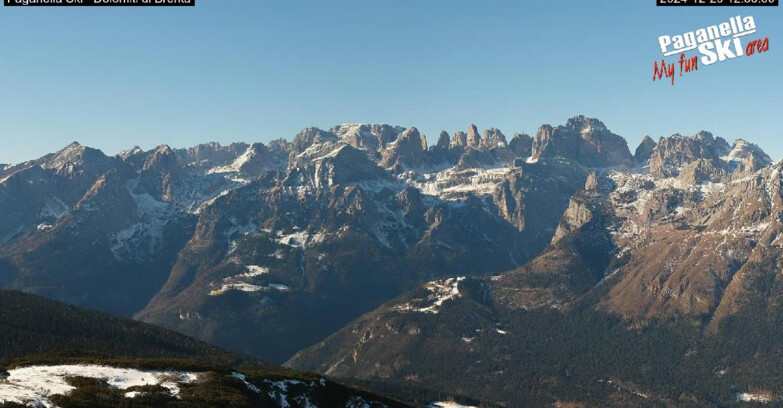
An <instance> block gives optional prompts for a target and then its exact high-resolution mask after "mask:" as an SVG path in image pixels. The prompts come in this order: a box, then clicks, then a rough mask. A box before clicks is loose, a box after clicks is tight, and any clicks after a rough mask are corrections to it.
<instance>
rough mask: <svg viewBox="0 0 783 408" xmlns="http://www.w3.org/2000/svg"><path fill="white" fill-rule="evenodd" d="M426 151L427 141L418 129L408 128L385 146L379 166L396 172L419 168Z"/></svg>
mask: <svg viewBox="0 0 783 408" xmlns="http://www.w3.org/2000/svg"><path fill="white" fill-rule="evenodd" d="M426 151H427V140H426V139H425V138H424V137H423V136H422V135H421V134H420V133H419V130H418V129H416V128H415V127H410V128H408V129H406V130H405V131H404V132H402V133H401V134H400V135H399V136H398V137H397V140H396V141H394V142H392V143H389V144H388V145H387V150H386V151H384V153H383V160H382V162H381V165H382V166H383V167H385V168H395V169H397V170H403V169H407V168H415V167H419V166H421V165H422V164H424V161H425V152H426Z"/></svg>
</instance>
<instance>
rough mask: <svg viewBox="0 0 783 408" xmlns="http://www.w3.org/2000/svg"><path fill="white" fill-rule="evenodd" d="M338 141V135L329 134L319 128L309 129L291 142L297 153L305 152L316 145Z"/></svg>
mask: <svg viewBox="0 0 783 408" xmlns="http://www.w3.org/2000/svg"><path fill="white" fill-rule="evenodd" d="M338 140H339V139H338V137H337V135H335V134H334V133H332V132H327V131H325V130H321V129H319V128H317V127H309V128H306V129H303V130H302V131H300V132H299V133H297V134H296V136H294V139H293V140H292V141H291V145H292V146H293V149H294V150H295V151H296V152H303V151H305V150H306V149H307V148H308V147H310V146H312V145H314V144H317V143H325V142H336V141H338Z"/></svg>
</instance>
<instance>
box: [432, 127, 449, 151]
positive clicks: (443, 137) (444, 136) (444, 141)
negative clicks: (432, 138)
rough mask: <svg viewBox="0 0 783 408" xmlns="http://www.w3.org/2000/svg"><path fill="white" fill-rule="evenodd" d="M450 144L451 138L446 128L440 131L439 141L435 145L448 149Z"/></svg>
mask: <svg viewBox="0 0 783 408" xmlns="http://www.w3.org/2000/svg"><path fill="white" fill-rule="evenodd" d="M450 144H451V140H450V139H449V132H446V131H445V130H444V131H442V132H440V136H438V143H437V144H436V145H435V146H437V147H439V148H441V149H448V148H449V145H450Z"/></svg>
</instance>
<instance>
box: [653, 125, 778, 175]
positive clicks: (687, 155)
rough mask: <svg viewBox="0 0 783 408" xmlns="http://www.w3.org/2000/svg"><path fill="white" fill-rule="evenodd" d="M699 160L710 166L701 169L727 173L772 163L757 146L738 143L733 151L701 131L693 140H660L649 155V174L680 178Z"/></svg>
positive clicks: (673, 137) (719, 140)
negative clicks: (685, 168) (686, 167)
mask: <svg viewBox="0 0 783 408" xmlns="http://www.w3.org/2000/svg"><path fill="white" fill-rule="evenodd" d="M735 149H736V150H735ZM732 152H733V153H732ZM698 160H706V161H707V162H709V163H710V164H709V165H706V164H705V163H701V164H698V165H697V167H698V168H700V169H702V170H708V169H710V168H714V169H716V171H717V170H721V171H728V172H733V171H735V170H737V169H740V170H741V171H745V170H749V169H756V170H757V169H759V168H761V167H763V165H766V164H769V163H771V160H769V157H768V156H766V154H764V152H763V151H761V149H758V147H757V146H756V147H755V148H753V147H751V146H748V144H747V143H739V144H737V143H735V148H734V149H732V148H731V147H730V146H729V144H728V143H727V142H726V140H724V139H723V138H720V137H718V138H716V137H714V136H713V135H712V133H710V132H707V131H700V132H699V133H697V134H695V135H693V136H691V137H686V136H682V135H680V134H674V135H672V136H670V137H667V138H661V139H660V141H659V142H658V145H657V146H655V148H654V149H653V151H652V153H651V154H650V159H649V165H650V174H651V175H653V176H656V177H674V176H677V175H679V174H680V172H681V171H682V170H683V168H684V167H685V166H688V165H689V164H691V163H695V162H696V161H698ZM746 160H747V162H746ZM763 163H766V164H763Z"/></svg>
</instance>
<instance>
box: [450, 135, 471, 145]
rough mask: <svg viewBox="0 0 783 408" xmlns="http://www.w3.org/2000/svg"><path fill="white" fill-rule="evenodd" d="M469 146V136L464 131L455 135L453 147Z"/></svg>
mask: <svg viewBox="0 0 783 408" xmlns="http://www.w3.org/2000/svg"><path fill="white" fill-rule="evenodd" d="M467 145H468V134H467V133H465V132H463V131H458V132H456V133H454V137H453V138H452V139H451V145H450V146H451V147H465V146H467Z"/></svg>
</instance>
